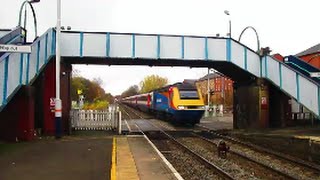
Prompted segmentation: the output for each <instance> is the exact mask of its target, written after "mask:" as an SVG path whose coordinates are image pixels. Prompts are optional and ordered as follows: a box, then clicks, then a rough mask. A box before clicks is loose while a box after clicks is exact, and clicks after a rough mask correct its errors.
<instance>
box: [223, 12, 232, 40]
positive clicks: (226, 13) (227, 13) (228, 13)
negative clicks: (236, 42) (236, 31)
mask: <svg viewBox="0 0 320 180" xmlns="http://www.w3.org/2000/svg"><path fill="white" fill-rule="evenodd" d="M224 14H225V15H227V16H229V33H228V35H229V38H231V15H230V12H229V11H228V10H225V11H224Z"/></svg>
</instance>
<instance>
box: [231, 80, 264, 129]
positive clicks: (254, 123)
mask: <svg viewBox="0 0 320 180" xmlns="http://www.w3.org/2000/svg"><path fill="white" fill-rule="evenodd" d="M233 108H234V111H233V126H234V128H235V129H239V128H241V129H242V128H267V127H269V111H270V103H269V85H268V83H267V82H266V81H265V80H264V79H255V80H251V81H249V82H235V83H234V106H233Z"/></svg>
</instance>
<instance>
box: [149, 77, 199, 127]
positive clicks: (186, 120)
mask: <svg viewBox="0 0 320 180" xmlns="http://www.w3.org/2000/svg"><path fill="white" fill-rule="evenodd" d="M152 101H153V103H152V106H151V108H152V110H153V111H154V112H155V113H156V114H160V116H161V115H162V116H166V118H168V119H170V120H172V121H176V122H179V123H183V124H192V125H194V124H196V123H199V122H200V119H201V117H202V116H203V113H204V101H203V99H202V96H201V94H200V92H199V91H198V89H197V88H196V87H195V86H194V85H191V84H186V83H177V84H173V85H170V86H166V87H163V88H161V89H158V90H155V91H153V99H152Z"/></svg>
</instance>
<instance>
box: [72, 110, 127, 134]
mask: <svg viewBox="0 0 320 180" xmlns="http://www.w3.org/2000/svg"><path fill="white" fill-rule="evenodd" d="M70 117H71V127H72V129H74V130H115V129H118V127H119V122H121V112H120V111H115V110H112V111H110V110H109V111H97V110H78V109H73V110H71V114H70ZM120 126H121V125H120Z"/></svg>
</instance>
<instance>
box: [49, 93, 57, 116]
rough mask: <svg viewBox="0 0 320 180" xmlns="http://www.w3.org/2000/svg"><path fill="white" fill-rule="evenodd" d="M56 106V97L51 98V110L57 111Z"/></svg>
mask: <svg viewBox="0 0 320 180" xmlns="http://www.w3.org/2000/svg"><path fill="white" fill-rule="evenodd" d="M55 106H56V101H55V98H54V97H51V98H50V111H51V112H53V113H54V112H55Z"/></svg>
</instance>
